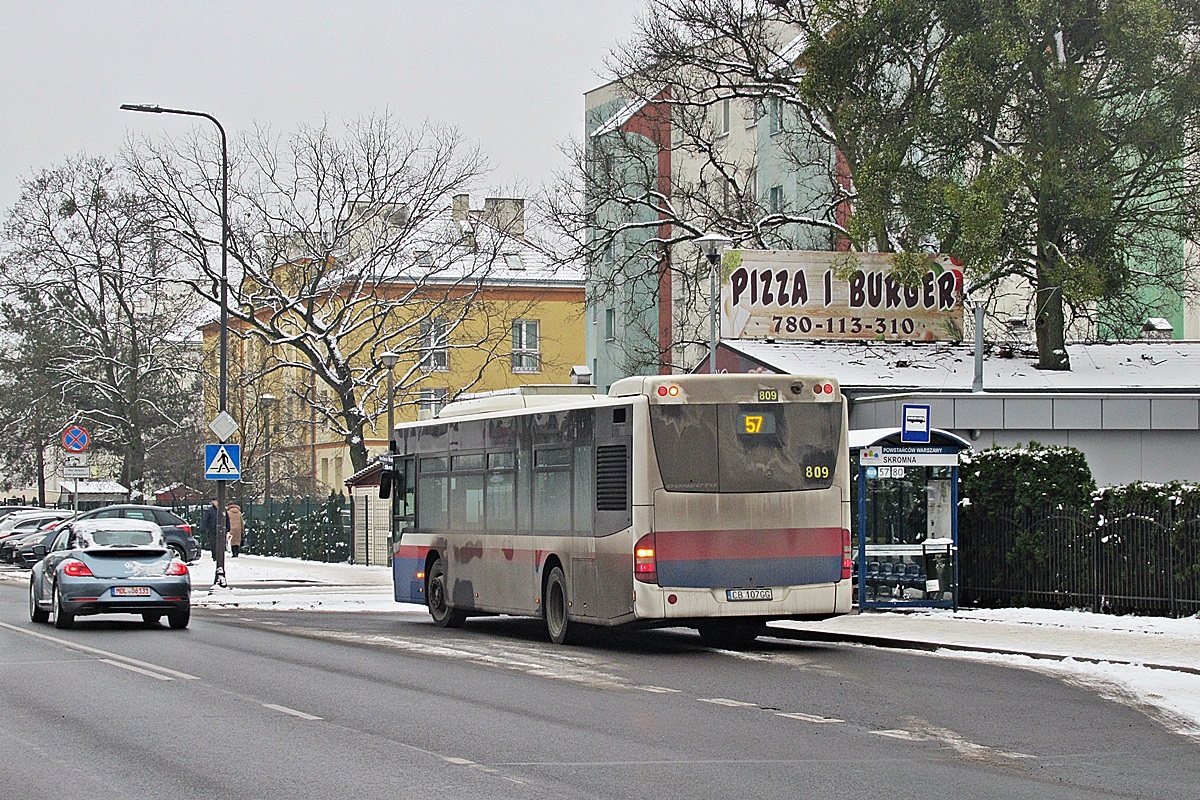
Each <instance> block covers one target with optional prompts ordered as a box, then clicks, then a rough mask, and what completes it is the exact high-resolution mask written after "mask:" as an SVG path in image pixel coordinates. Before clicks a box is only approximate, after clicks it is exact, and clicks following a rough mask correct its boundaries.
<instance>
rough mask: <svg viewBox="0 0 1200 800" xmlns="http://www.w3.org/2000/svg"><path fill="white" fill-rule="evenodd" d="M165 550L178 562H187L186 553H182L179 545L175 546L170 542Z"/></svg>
mask: <svg viewBox="0 0 1200 800" xmlns="http://www.w3.org/2000/svg"><path fill="white" fill-rule="evenodd" d="M167 548H168V549H170V551H171V552H172V553H174V554H175V557H176V558H178V559H179V560H180V561H184V562H186V561H187V553H185V552H183V548H182V547H180V546H179V545H177V544H175V543H174V542H171V543H170V544H168V545H167Z"/></svg>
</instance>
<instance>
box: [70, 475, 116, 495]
mask: <svg viewBox="0 0 1200 800" xmlns="http://www.w3.org/2000/svg"><path fill="white" fill-rule="evenodd" d="M58 491H59V493H60V494H75V493H76V492H78V493H79V494H80V495H85V494H104V495H128V494H129V490H128V489H126V488H125V487H124V486H122V485H121V484H119V483H117V482H116V481H74V480H71V479H70V478H63V479H61V480H60V481H59V482H58Z"/></svg>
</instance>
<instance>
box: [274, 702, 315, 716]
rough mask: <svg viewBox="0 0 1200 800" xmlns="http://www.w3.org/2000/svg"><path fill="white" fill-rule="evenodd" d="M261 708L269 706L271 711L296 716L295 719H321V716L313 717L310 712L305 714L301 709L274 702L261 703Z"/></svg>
mask: <svg viewBox="0 0 1200 800" xmlns="http://www.w3.org/2000/svg"><path fill="white" fill-rule="evenodd" d="M263 708H269V709H271V710H272V711H278V712H279V713H280V714H287V715H288V716H289V717H296V718H297V719H307V720H320V719H322V717H315V716H313V715H312V714H305V713H304V712H303V711H297V710H296V709H294V708H288V707H287V706H277V705H275V704H274V703H263Z"/></svg>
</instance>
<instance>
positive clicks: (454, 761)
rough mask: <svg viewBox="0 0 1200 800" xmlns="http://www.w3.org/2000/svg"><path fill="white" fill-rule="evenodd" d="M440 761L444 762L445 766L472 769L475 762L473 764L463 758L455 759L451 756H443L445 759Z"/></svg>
mask: <svg viewBox="0 0 1200 800" xmlns="http://www.w3.org/2000/svg"><path fill="white" fill-rule="evenodd" d="M442 760H443V761H445V762H446V763H447V764H454V765H456V766H459V767H473V766H475V762H474V761H470V760H468V759H465V758H455V757H453V756H445V757H444V758H443V759H442Z"/></svg>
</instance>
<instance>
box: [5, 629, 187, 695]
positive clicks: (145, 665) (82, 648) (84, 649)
mask: <svg viewBox="0 0 1200 800" xmlns="http://www.w3.org/2000/svg"><path fill="white" fill-rule="evenodd" d="M0 628H4V629H5V630H9V631H12V632H13V633H23V634H25V635H27V636H33V637H36V638H38V639H44V640H46V641H47V642H54V643H55V644H60V645H62V646H63V647H69V648H71V649H72V650H78V651H79V652H81V653H91V654H92V655H95V656H100V657H101V658H111V659H113V660H114V661H120V662H123V663H125V664H132V665H134V666H136V667H141V668H142V669H147V670H151V671H153V672H157V673H160V674H162V675H170V676H171V677H172V678H178V679H179V680H183V681H198V680H200V678H198V677H196V676H195V675H188V674H187V673H186V672H179V671H178V670H173V669H170V668H168V667H162V666H159V665H158V664H151V663H149V662H147V661H139V660H137V659H136V658H130V657H129V656H123V655H120V654H119V653H110V652H108V651H107V650H101V649H99V648H97V647H88V646H87V645H86V644H76V643H75V642H68V641H67V640H66V639H59V638H58V637H56V636H47V635H46V634H44V633H38V632H37V631H31V630H26V629H25V628H18V627H17V626H15V625H9V624H8V623H6V622H0Z"/></svg>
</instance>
